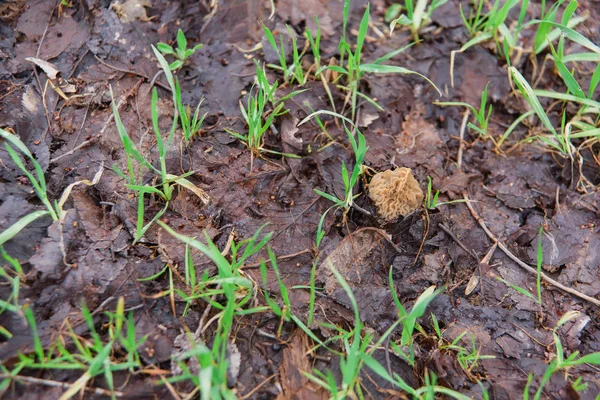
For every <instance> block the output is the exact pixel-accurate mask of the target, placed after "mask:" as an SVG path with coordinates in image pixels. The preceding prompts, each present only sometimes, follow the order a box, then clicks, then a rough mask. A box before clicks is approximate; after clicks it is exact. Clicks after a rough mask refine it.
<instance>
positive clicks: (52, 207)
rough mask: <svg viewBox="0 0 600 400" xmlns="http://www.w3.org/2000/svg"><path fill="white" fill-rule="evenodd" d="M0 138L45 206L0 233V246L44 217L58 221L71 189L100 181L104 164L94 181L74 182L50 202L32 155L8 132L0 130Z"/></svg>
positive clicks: (44, 183) (40, 173)
mask: <svg viewBox="0 0 600 400" xmlns="http://www.w3.org/2000/svg"><path fill="white" fill-rule="evenodd" d="M0 138H3V139H4V140H6V143H5V144H4V145H5V148H6V151H7V152H8V154H9V156H10V158H11V160H12V161H13V163H14V164H15V165H16V166H17V168H18V169H19V170H21V172H22V173H23V174H24V175H25V176H26V177H27V179H28V180H29V182H30V183H31V186H32V187H33V190H34V192H35V194H36V195H37V197H38V198H39V199H40V201H41V202H42V204H43V205H44V206H45V208H46V209H45V210H37V211H33V212H31V213H29V214H27V215H25V216H24V217H22V218H20V219H19V220H18V221H17V222H15V223H14V224H12V225H11V226H9V227H8V228H6V229H5V230H3V231H2V232H0V246H2V245H3V244H4V243H6V242H7V241H9V240H10V239H12V238H13V237H15V236H16V235H17V234H18V233H19V232H21V230H23V228H25V227H26V226H27V225H29V224H30V223H32V222H33V221H35V220H37V219H38V218H41V217H44V216H50V217H51V218H52V220H53V221H54V222H56V221H59V220H60V218H61V217H62V216H63V215H64V214H63V206H64V205H65V203H66V201H67V199H68V198H69V195H70V194H71V191H72V189H73V188H74V187H75V186H77V185H81V184H84V185H87V186H93V185H95V184H96V183H98V181H99V180H100V177H101V176H102V172H103V170H104V164H101V165H100V169H99V170H98V172H97V173H96V175H95V176H94V179H93V180H92V181H91V182H90V181H89V180H87V179H83V180H79V181H75V182H73V183H71V184H70V185H69V186H67V187H66V188H65V190H64V191H63V193H62V195H61V197H60V199H59V200H58V201H56V200H55V201H54V202H51V201H50V199H49V197H48V187H47V184H46V178H45V176H44V171H43V169H42V167H41V166H40V164H39V163H38V162H37V160H36V159H35V157H34V156H33V154H31V152H30V151H29V149H28V148H27V146H25V144H24V143H23V142H22V141H21V140H20V139H19V138H18V137H17V136H16V135H12V134H11V133H9V132H8V131H5V130H4V129H1V128H0ZM19 153H21V154H23V155H24V156H25V157H26V158H27V159H29V161H30V162H31V164H33V172H31V171H29V169H27V167H26V166H25V163H24V162H23V160H21V157H20V156H19Z"/></svg>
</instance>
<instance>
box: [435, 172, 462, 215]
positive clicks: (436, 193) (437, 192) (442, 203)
mask: <svg viewBox="0 0 600 400" xmlns="http://www.w3.org/2000/svg"><path fill="white" fill-rule="evenodd" d="M439 196H440V191H439V190H436V192H435V194H434V193H433V182H432V180H431V177H429V176H428V177H427V195H426V196H425V208H426V209H428V210H435V209H436V208H438V207H439V206H443V205H446V204H454V203H464V202H465V201H466V200H464V199H459V200H451V201H442V202H439V203H438V197H439Z"/></svg>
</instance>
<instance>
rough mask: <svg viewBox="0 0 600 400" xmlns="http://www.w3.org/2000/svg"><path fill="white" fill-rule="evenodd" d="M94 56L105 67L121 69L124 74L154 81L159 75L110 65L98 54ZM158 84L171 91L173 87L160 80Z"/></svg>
mask: <svg viewBox="0 0 600 400" xmlns="http://www.w3.org/2000/svg"><path fill="white" fill-rule="evenodd" d="M94 58H95V59H96V60H98V62H99V63H100V64H102V65H104V66H105V67H108V68H110V69H114V70H115V71H119V72H123V73H124V74H133V75H137V76H139V77H141V78H144V79H146V80H147V81H151V82H152V81H153V79H155V78H156V77H157V75H155V76H154V78H150V77H149V76H148V75H146V74H143V73H141V72H137V71H132V70H130V69H125V68H119V67H115V66H114V65H110V64H109V63H107V62H106V61H103V60H102V59H101V58H100V57H98V56H97V55H95V54H94ZM155 83H156V85H157V86H160V87H161V88H163V89H165V90H168V91H169V92H170V91H171V87H170V86H168V85H165V84H164V83H162V82H160V81H156V82H155Z"/></svg>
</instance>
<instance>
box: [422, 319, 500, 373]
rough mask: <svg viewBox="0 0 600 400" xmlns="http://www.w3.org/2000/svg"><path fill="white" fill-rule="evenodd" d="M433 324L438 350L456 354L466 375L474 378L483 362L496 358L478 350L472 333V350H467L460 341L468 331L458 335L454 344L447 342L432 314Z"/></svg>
mask: <svg viewBox="0 0 600 400" xmlns="http://www.w3.org/2000/svg"><path fill="white" fill-rule="evenodd" d="M431 323H432V325H433V329H434V331H435V334H436V336H437V340H438V348H439V349H440V350H450V351H453V352H455V353H456V361H457V362H458V365H460V367H461V368H462V369H463V371H465V373H466V374H467V375H468V376H469V377H470V378H473V373H472V371H473V370H475V369H477V368H478V366H479V362H480V361H481V360H490V359H493V358H496V357H495V356H491V355H482V354H481V351H480V350H479V349H478V348H477V344H476V342H475V335H473V334H472V333H471V348H470V349H469V348H466V347H464V346H462V345H461V344H460V341H461V340H462V338H463V337H465V335H466V334H467V331H465V332H463V333H461V334H460V335H458V336H457V337H456V338H455V339H454V340H453V341H452V342H447V343H446V342H445V341H444V337H443V335H442V330H441V329H440V324H439V322H438V320H437V318H436V316H435V315H434V314H431Z"/></svg>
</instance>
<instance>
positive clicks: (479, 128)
mask: <svg viewBox="0 0 600 400" xmlns="http://www.w3.org/2000/svg"><path fill="white" fill-rule="evenodd" d="M488 86H489V82H488V84H487V85H485V89H483V92H482V93H481V104H480V105H479V110H478V109H477V108H475V107H473V106H472V105H470V104H468V103H464V102H460V101H456V102H455V101H448V102H439V101H436V102H434V103H433V104H436V105H438V106H457V107H466V108H467V109H468V110H470V111H471V112H472V113H473V115H474V116H475V120H476V121H477V125H475V124H473V123H471V122H469V123H468V125H467V126H468V127H469V128H471V129H472V130H474V131H475V132H477V133H478V134H479V135H480V136H481V137H482V138H487V137H488V135H487V129H488V122H489V120H490V116H491V115H492V105H491V104H490V105H489V107H488V108H487V110H486V105H487V99H488ZM486 111H487V112H486ZM489 137H490V138H491V139H492V140H494V138H493V137H491V136H489Z"/></svg>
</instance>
